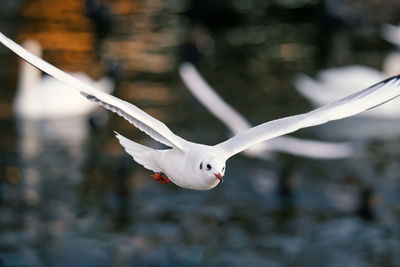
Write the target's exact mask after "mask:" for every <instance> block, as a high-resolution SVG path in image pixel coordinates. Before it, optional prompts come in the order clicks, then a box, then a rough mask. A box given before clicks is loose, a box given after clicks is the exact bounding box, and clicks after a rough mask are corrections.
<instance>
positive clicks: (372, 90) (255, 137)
mask: <svg viewBox="0 0 400 267" xmlns="http://www.w3.org/2000/svg"><path fill="white" fill-rule="evenodd" d="M0 42H2V43H3V44H4V45H5V46H7V47H8V48H9V49H11V50H12V51H14V52H15V53H16V54H17V55H19V56H20V57H22V58H23V59H24V60H26V61H28V62H29V63H31V64H32V65H34V66H36V67H37V68H39V69H41V70H42V71H44V72H46V73H48V74H49V75H51V76H53V77H55V78H57V79H59V80H61V81H63V82H65V83H66V84H68V85H70V86H72V87H74V88H76V89H78V90H79V91H80V94H81V95H83V96H84V97H86V98H87V99H88V100H90V101H95V102H97V103H99V104H100V105H102V106H104V107H105V108H106V109H109V110H111V111H113V112H115V113H117V114H118V115H120V116H122V117H124V118H125V119H126V120H128V121H129V122H131V123H132V124H133V125H135V126H136V127H137V128H139V129H140V130H142V131H143V132H145V133H146V134H148V135H149V136H150V137H152V138H153V139H155V140H156V141H158V142H161V143H163V144H165V145H166V146H168V147H169V149H164V150H155V149H152V148H149V147H145V146H143V145H140V144H138V143H135V142H133V141H132V140H129V139H127V138H125V137H123V136H122V135H120V134H118V133H116V136H117V138H118V140H119V141H120V143H121V145H122V146H123V147H124V148H125V150H126V151H127V152H128V153H129V154H130V155H131V156H132V157H133V159H134V160H135V161H136V162H137V163H139V164H141V165H143V166H144V167H145V168H147V169H149V170H151V171H154V172H155V174H154V175H153V178H154V179H156V180H158V181H160V182H163V183H166V182H169V181H172V182H173V183H175V184H177V185H178V186H181V187H183V188H188V189H195V190H207V189H212V188H214V187H215V186H217V185H218V184H219V183H220V182H221V181H222V177H223V176H224V174H225V162H226V161H227V160H228V159H229V158H230V157H232V156H233V155H235V154H237V153H239V152H242V151H244V150H246V149H248V148H250V147H251V146H253V145H256V144H258V143H260V142H263V141H266V140H268V139H272V138H274V137H277V136H280V135H284V134H287V133H291V132H294V131H296V130H298V129H301V128H305V127H311V126H315V125H320V124H324V123H326V122H328V121H331V120H338V119H342V118H345V117H349V116H352V115H355V114H358V113H360V112H362V111H365V110H367V109H371V108H373V107H376V106H379V105H381V104H383V103H385V102H387V101H389V100H392V99H393V98H395V97H397V96H399V95H400V76H394V77H392V78H388V79H386V80H384V81H381V82H379V83H377V84H375V85H372V86H371V87H368V88H366V89H364V90H362V91H360V92H357V93H355V94H352V95H350V96H348V97H346V98H343V99H341V100H338V101H336V102H333V103H331V104H328V105H325V106H323V107H320V108H318V109H315V110H312V111H310V112H307V113H304V114H299V115H295V116H290V117H286V118H282V119H277V120H273V121H269V122H265V123H263V124H260V125H258V126H255V127H252V128H250V129H248V130H246V131H244V132H241V133H240V134H237V135H235V136H233V137H232V138H230V139H228V140H226V141H224V142H222V143H219V144H217V145H214V146H210V145H203V144H198V143H193V142H190V141H187V140H185V139H183V138H181V137H179V136H177V135H175V134H174V133H173V132H172V131H171V130H170V129H169V128H168V127H167V126H166V125H165V124H164V123H162V122H161V121H159V120H157V119H155V118H153V117H152V116H150V115H149V114H147V113H145V112H144V111H142V110H141V109H139V108H138V107H136V106H135V105H133V104H130V103H128V102H126V101H123V100H121V99H119V98H117V97H114V96H112V95H109V94H107V93H104V92H102V91H99V90H97V89H95V88H93V87H91V86H89V85H87V84H85V83H83V82H81V81H79V80H77V79H75V78H74V77H72V76H71V75H69V74H67V73H65V72H63V71H61V70H60V69H58V68H56V67H54V66H52V65H51V64H49V63H47V62H46V61H44V60H42V59H40V58H38V57H36V56H34V55H32V54H31V53H29V52H28V51H26V50H25V49H24V48H22V47H21V46H19V45H18V44H16V43H15V42H13V41H12V40H10V39H8V38H7V37H6V36H4V35H3V34H1V33H0ZM60 101H62V99H61V100H60Z"/></svg>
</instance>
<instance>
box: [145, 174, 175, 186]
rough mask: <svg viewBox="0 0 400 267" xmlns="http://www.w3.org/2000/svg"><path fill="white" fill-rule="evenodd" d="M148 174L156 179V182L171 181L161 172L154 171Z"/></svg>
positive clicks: (166, 182)
mask: <svg viewBox="0 0 400 267" xmlns="http://www.w3.org/2000/svg"><path fill="white" fill-rule="evenodd" d="M150 176H151V178H153V179H154V180H156V181H157V182H159V183H162V184H168V183H169V182H170V181H171V180H170V179H169V178H168V177H167V176H165V175H164V174H163V173H162V172H156V173H154V174H152V175H150Z"/></svg>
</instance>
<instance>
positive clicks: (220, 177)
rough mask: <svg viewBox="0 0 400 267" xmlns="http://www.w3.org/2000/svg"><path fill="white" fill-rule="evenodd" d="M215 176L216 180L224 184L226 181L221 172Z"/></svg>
mask: <svg viewBox="0 0 400 267" xmlns="http://www.w3.org/2000/svg"><path fill="white" fill-rule="evenodd" d="M214 175H215V178H217V179H218V180H220V181H221V182H224V179H222V174H221V173H220V172H219V173H217V174H215V173H214Z"/></svg>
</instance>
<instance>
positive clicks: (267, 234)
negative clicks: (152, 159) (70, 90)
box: [0, 1, 400, 266]
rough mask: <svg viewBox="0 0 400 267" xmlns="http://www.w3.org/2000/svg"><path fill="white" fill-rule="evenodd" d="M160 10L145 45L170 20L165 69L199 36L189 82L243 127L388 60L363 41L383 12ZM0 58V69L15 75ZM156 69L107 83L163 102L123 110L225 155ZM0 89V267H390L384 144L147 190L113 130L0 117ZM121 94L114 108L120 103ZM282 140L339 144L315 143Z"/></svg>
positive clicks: (283, 7) (391, 164) (389, 143)
mask: <svg viewBox="0 0 400 267" xmlns="http://www.w3.org/2000/svg"><path fill="white" fill-rule="evenodd" d="M223 2H224V1H222V2H221V3H223ZM174 3H175V6H174V5H172V4H173V3H172V2H171V3H164V6H162V7H160V10H159V13H157V14H158V15H157V16H155V20H156V21H159V22H158V24H159V25H158V26H159V28H158V29H155V31H158V30H160V29H164V28H163V26H165V25H167V24H168V23H165V20H169V19H171V18H172V19H174V20H175V21H176V22H177V25H175V26H176V27H177V28H178V29H179V31H171V32H179V34H176V35H173V37H174V38H177V40H179V41H178V42H177V44H176V45H175V46H171V47H169V48H168V49H167V51H166V52H164V53H166V54H167V55H168V56H169V57H172V58H174V59H175V62H177V61H179V56H178V55H179V54H182V53H180V52H179V51H181V50H180V48H179V44H181V43H182V42H183V41H184V40H185V36H186V35H187V34H188V33H187V32H188V31H189V32H190V31H193V28H190V27H191V26H190V25H192V24H194V23H196V24H197V23H200V22H199V21H202V22H203V24H204V25H205V27H210V28H209V30H208V33H207V36H205V37H204V36H203V39H204V38H205V39H206V40H207V38H208V41H207V42H208V43H207V42H206V43H205V47H206V49H205V50H204V53H203V56H202V57H201V59H200V57H199V58H198V59H199V62H198V66H199V70H200V71H201V72H202V73H203V74H204V76H205V77H206V79H207V80H208V81H209V82H210V84H212V85H213V86H214V87H215V88H216V89H217V90H218V92H219V93H220V94H221V95H222V96H223V97H224V98H225V99H227V100H228V102H229V103H231V104H232V105H233V106H234V107H235V108H237V109H238V110H239V111H240V112H241V113H243V114H244V115H245V116H246V117H247V118H248V119H249V120H250V121H251V122H252V123H253V124H256V123H260V122H263V121H266V120H269V119H273V118H278V117H281V116H287V115H291V114H295V113H299V112H304V111H307V110H309V109H310V108H311V107H310V106H309V104H308V103H307V102H306V101H305V100H304V99H302V98H301V97H300V96H299V95H298V94H297V93H296V92H295V89H294V87H293V82H292V81H293V77H294V75H295V74H296V73H298V72H305V73H308V74H314V73H315V72H316V71H318V70H319V69H322V68H327V67H333V66H341V65H346V64H363V65H368V66H372V67H376V68H380V67H381V63H382V58H383V57H384V55H386V54H387V53H388V52H389V51H391V50H392V49H394V48H393V47H392V46H391V45H389V44H387V43H385V42H384V41H383V40H381V39H380V37H379V33H378V30H379V25H380V24H379V23H381V22H383V21H390V22H394V19H393V18H394V16H393V14H392V13H394V11H392V10H391V12H389V11H387V12H386V13H385V12H384V11H382V10H381V9H377V10H376V12H373V11H374V10H372V11H371V10H368V9H366V10H359V11H358V13H357V12H356V11H355V10H357V9H355V10H353V9H351V10H353V11H354V12H353V13H354V14H353V13H351V19H348V18H347V20H340V19H339V18H335V17H334V16H333V15H332V14H331V15H329V14H328V13H327V11H326V10H325V9H324V8H323V5H322V3H318V2H317V1H283V2H282V3H280V4H279V1H276V2H273V1H271V3H268V4H266V3H264V2H263V1H249V2H243V3H242V2H241V1H234V2H233V7H232V8H231V9H227V8H222V9H218V8H220V7H215V6H214V5H213V4H212V2H211V1H205V2H204V3H206V4H204V3H203V5H201V7H202V8H204V9H205V10H206V11H204V10H202V9H201V8H200V7H197V8H192V9H187V4H186V5H183V6H182V5H180V4H179V3H181V2H179V1H175V2H174ZM177 3H178V4H177ZM182 3H185V2H182ZM182 3H181V4H182ZM193 3H194V4H193V6H196V1H193ZM366 5H367V4H366ZM367 6H368V5H367ZM393 6H395V5H393ZM207 8H209V10H208V9H207ZM387 9H390V8H387ZM185 10H188V11H186V12H183V11H185ZM215 10H217V11H218V12H217V11H215ZM227 10H228V11H227ZM398 11H400V10H398ZM204 12H205V13H206V14H207V15H204ZM221 12H222V13H221ZM368 12H370V13H368ZM184 13H185V14H184ZM165 14H167V15H165ZM204 16H205V17H206V19H204ZM190 18H191V19H190ZM157 19H158V20H157ZM3 24H4V25H3V26H2V27H8V28H7V29H12V26H9V25H10V23H9V22H8V21H6V22H3ZM210 24H212V26H210ZM168 25H170V24H168ZM165 27H166V26H165ZM188 29H189V30H188ZM166 30H169V29H166ZM203 34H204V33H203ZM161 41H162V40H161ZM1 51H2V55H4V54H5V51H6V50H4V49H2V50H1ZM188 53H189V54H190V55H192V54H191V52H190V50H189V52H188ZM7 57H8V58H7V61H6V60H5V59H4V60H3V59H1V65H2V66H4V65H3V64H4V62H9V64H14V63H12V61H13V60H15V58H12V57H9V56H7ZM195 57H196V58H197V57H198V56H197V55H195ZM3 58H4V56H3ZM171 66H172V67H171V70H170V71H167V72H165V73H162V74H154V73H147V74H146V73H144V74H141V75H138V76H136V77H130V76H129V75H128V74H125V76H123V77H122V79H125V81H126V82H129V83H132V84H134V85H135V86H140V88H141V90H143V91H144V92H146V90H147V91H148V92H152V91H154V88H161V92H167V96H166V97H162V98H157V97H147V95H146V94H145V96H144V97H142V98H139V97H138V98H137V100H136V101H135V104H136V105H137V106H139V107H141V108H144V109H145V110H146V111H148V112H151V113H152V114H153V115H154V116H156V117H157V118H159V119H161V120H163V121H165V122H166V124H167V125H168V126H169V127H170V128H171V129H172V130H173V131H174V132H176V133H177V134H178V135H181V136H183V137H185V138H188V139H189V140H193V141H197V142H204V143H208V144H214V143H217V142H219V141H222V140H224V138H226V136H227V131H226V129H225V128H224V126H223V125H222V124H221V123H220V122H218V121H217V120H216V119H215V118H213V117H212V116H211V115H210V114H208V112H207V111H206V110H205V109H204V108H203V107H202V106H201V105H200V104H199V103H197V102H196V101H195V100H194V99H193V98H192V96H191V95H190V94H189V93H188V92H187V91H186V90H185V88H184V86H183V84H182V82H181V81H180V80H179V78H178V75H177V71H176V64H174V63H171ZM2 73H4V71H3V72H2ZM2 79H3V80H2V81H1V84H2V85H1V86H2V92H1V93H0V95H1V96H2V98H3V100H2V102H1V103H2V106H3V107H2V108H1V111H2V112H1V114H2V116H1V120H0V127H1V128H0V129H1V130H0V151H1V155H0V175H1V177H0V265H4V266H221V265H222V264H226V265H227V266H397V265H399V264H400V253H399V249H400V242H399V240H400V228H399V226H398V225H399V222H400V217H399V214H400V204H399V203H400V199H399V190H400V179H399V178H400V177H399V173H400V165H399V159H400V145H399V144H398V142H397V140H396V139H397V138H396V134H393V136H391V137H390V138H387V139H384V138H377V137H373V138H372V137H369V138H362V141H358V142H359V143H362V144H363V145H365V146H366V150H365V152H362V153H360V155H357V156H355V157H353V158H350V159H344V160H333V161H320V160H310V159H304V158H297V157H294V156H290V155H283V154H282V155H277V156H276V157H275V159H274V160H273V161H270V162H265V161H262V160H256V159H250V158H246V157H245V156H241V155H239V156H236V157H234V158H232V159H230V160H229V161H228V162H227V172H226V176H225V177H226V178H225V183H224V184H222V185H219V186H218V187H217V188H215V189H213V190H211V191H206V192H197V191H191V190H185V189H181V188H178V187H177V186H175V185H173V184H167V185H162V184H158V183H156V182H154V181H152V180H151V179H150V177H149V175H150V172H148V171H147V170H145V169H144V168H143V167H141V166H139V165H138V164H136V163H134V162H133V161H132V160H131V159H130V157H129V156H128V155H126V154H125V153H124V152H123V150H122V148H121V147H120V146H119V144H118V143H117V140H116V139H115V138H114V137H113V130H117V131H119V132H121V133H122V134H124V135H126V136H128V137H129V138H132V139H133V140H136V141H140V142H141V143H144V144H146V145H149V146H153V147H156V146H157V144H156V143H154V142H152V141H151V140H150V139H149V138H148V137H146V136H145V135H144V134H142V133H140V132H138V131H137V130H136V129H134V127H133V126H131V125H129V124H128V123H127V122H125V121H124V120H123V119H121V118H119V117H117V116H116V115H114V114H112V115H110V117H109V123H108V124H107V125H106V126H104V127H100V128H90V127H89V126H88V124H87V123H86V120H72V121H57V122H49V121H40V122H26V121H20V120H17V119H16V118H14V117H13V115H12V113H11V111H10V104H9V103H10V101H11V100H12V97H13V94H14V90H15V89H14V88H15V84H13V83H12V82H10V81H9V79H7V78H2ZM125 85H126V84H125ZM124 88H125V89H124ZM126 88H128V87H126V86H125V87H124V86H121V87H120V88H119V89H118V90H117V93H116V94H117V95H118V96H120V97H124V96H129V94H130V93H129V92H127V89H126ZM135 97H137V96H135ZM363 123H372V122H370V121H366V122H363ZM392 123H394V122H392ZM338 125H339V126H335V125H333V126H332V127H340V124H338ZM356 125H357V124H355V123H348V124H346V126H345V127H346V128H347V127H352V126H353V127H356ZM54 130H57V131H58V132H54ZM60 130H61V131H60ZM68 130H69V131H68ZM363 131H364V130H363ZM355 132H357V131H355ZM297 136H301V137H308V138H317V139H320V140H346V139H344V137H343V136H339V135H337V136H336V135H332V134H331V135H324V134H323V131H321V132H320V131H318V129H317V128H316V129H315V130H305V131H301V132H299V133H297ZM378 137H379V136H378ZM353 139H356V140H357V138H353Z"/></svg>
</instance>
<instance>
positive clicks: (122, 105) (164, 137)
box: [0, 33, 187, 150]
mask: <svg viewBox="0 0 400 267" xmlns="http://www.w3.org/2000/svg"><path fill="white" fill-rule="evenodd" d="M0 42H1V43H3V44H4V45H5V46H6V47H8V48H9V49H11V50H12V51H13V52H14V53H16V54H17V55H18V56H20V57H21V58H23V59H24V60H26V61H27V62H29V63H30V64H32V65H33V66H35V67H36V68H38V69H40V70H42V71H43V72H46V73H47V74H49V75H51V76H53V77H54V78H56V79H58V80H60V81H62V82H64V83H66V84H67V85H69V86H71V87H73V88H75V89H77V90H79V91H80V93H81V94H82V95H83V96H85V97H86V98H88V99H89V100H91V101H95V102H97V103H99V104H100V105H102V106H104V107H105V108H106V109H109V110H111V111H112V112H115V113H117V114H118V115H120V116H122V117H124V118H125V119H126V120H128V121H129V122H130V123H132V124H133V125H135V126H136V127H137V128H139V129H140V130H141V131H143V132H145V133H146V134H148V135H149V136H150V137H152V138H154V139H155V140H157V141H159V142H161V143H163V144H165V145H167V146H170V147H177V148H179V149H181V150H184V147H185V143H186V142H187V141H186V140H184V139H182V138H181V137H179V136H177V135H175V134H174V133H173V132H172V131H171V130H170V129H168V127H167V126H166V125H165V124H164V123H162V122H160V121H159V120H157V119H155V118H153V117H152V116H150V115H149V114H147V113H146V112H144V111H143V110H141V109H139V108H138V107H136V106H135V105H132V104H130V103H128V102H126V101H123V100H121V99H119V98H117V97H115V96H112V95H109V94H107V93H104V92H102V91H100V90H97V89H95V88H93V87H91V86H90V85H88V84H86V83H84V82H82V81H80V80H78V79H76V78H74V77H72V76H71V75H69V74H67V73H66V72H64V71H62V70H60V69H58V68H56V67H54V66H53V65H51V64H49V63H47V62H46V61H44V60H42V59H40V58H38V57H36V56H34V55H33V54H31V53H30V52H28V51H27V50H25V49H24V48H22V47H21V46H20V45H18V44H17V43H15V42H14V41H12V40H10V39H9V38H7V37H6V36H4V35H3V34H2V33H0ZM60 101H62V99H60Z"/></svg>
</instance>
